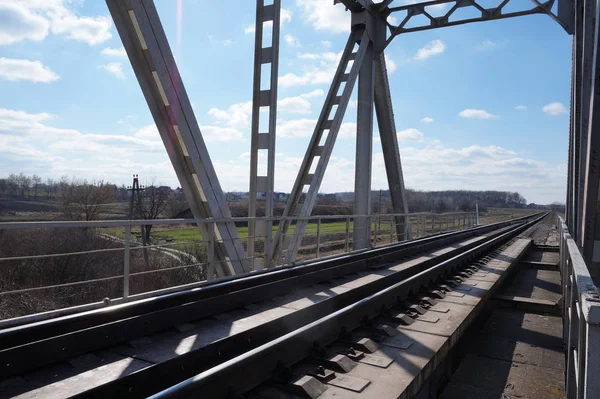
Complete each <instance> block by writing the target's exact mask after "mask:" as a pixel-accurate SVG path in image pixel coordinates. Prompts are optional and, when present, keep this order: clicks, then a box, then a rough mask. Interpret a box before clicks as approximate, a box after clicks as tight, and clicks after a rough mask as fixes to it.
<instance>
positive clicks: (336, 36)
mask: <svg viewBox="0 0 600 399" xmlns="http://www.w3.org/2000/svg"><path fill="white" fill-rule="evenodd" d="M489 2H490V3H493V2H494V1H489ZM513 2H515V1H513ZM155 3H156V5H157V8H158V11H159V14H160V16H161V20H162V23H163V25H164V27H165V30H166V32H167V36H168V37H169V40H170V43H171V47H172V49H173V52H174V54H175V56H176V58H177V61H178V65H179V68H180V71H181V74H182V77H183V81H184V84H185V86H186V88H187V91H188V95H189V97H190V99H191V101H192V104H193V107H194V110H195V112H196V117H197V119H198V121H199V123H200V126H201V130H202V133H203V135H204V137H205V140H206V142H207V146H208V148H209V151H210V155H211V159H212V161H213V163H214V164H215V168H216V170H217V173H218V175H219V179H220V182H221V185H222V187H223V189H224V190H227V191H230V190H240V191H242V190H244V191H245V190H247V189H248V169H249V161H250V160H249V154H248V152H249V149H250V140H249V137H250V99H251V96H252V73H253V46H254V35H253V33H252V26H253V24H254V12H255V2H254V1H252V0H233V1H229V2H214V1H208V0H156V1H155ZM332 3H333V1H331V0H283V1H282V5H283V9H284V12H283V15H282V20H283V25H282V32H281V34H282V38H281V39H282V40H281V51H280V71H279V81H280V87H279V100H280V104H279V114H278V131H277V134H278V139H277V157H276V176H275V181H276V183H275V184H276V190H278V191H289V190H290V189H291V187H292V184H293V181H294V178H295V175H296V173H297V171H298V168H299V165H300V162H301V160H302V157H303V155H304V152H305V150H306V146H307V144H308V141H309V139H310V136H311V134H312V130H313V127H314V124H315V122H316V119H317V117H318V115H319V112H320V108H321V106H322V104H323V101H324V98H325V95H326V92H327V90H328V87H329V82H330V79H331V76H332V73H333V71H334V68H335V63H336V59H337V57H338V55H339V53H340V51H341V50H342V49H343V46H344V44H345V42H346V40H347V35H348V30H349V13H347V12H345V10H344V7H343V6H341V5H337V6H333V5H332ZM403 3H406V1H402V0H396V1H395V4H403ZM496 3H499V1H496ZM516 3H519V4H520V3H524V4H527V5H528V3H529V2H525V1H524V0H523V1H517V2H516ZM178 15H180V16H181V17H180V18H178ZM386 54H387V57H388V69H389V71H390V85H391V89H392V100H393V103H394V111H395V117H396V125H397V130H398V138H399V142H400V153H401V156H402V162H403V166H404V178H405V181H406V184H407V186H408V187H410V188H414V189H421V190H437V189H496V190H510V191H519V192H520V193H521V194H523V195H524V196H525V197H526V198H527V200H528V201H530V202H536V203H550V202H553V201H561V202H564V198H565V185H566V164H567V143H568V126H569V116H568V111H567V108H568V106H569V90H570V70H571V37H570V36H569V35H567V34H566V33H565V32H564V31H563V29H562V28H561V27H560V26H559V25H558V24H557V23H556V22H554V21H553V20H551V19H550V18H549V17H548V16H545V15H535V16H528V17H520V18H515V19H507V20H502V21H493V22H485V23H476V24H469V25H462V26H457V27H450V28H444V29H436V30H430V31H422V32H415V33H409V34H406V35H401V36H399V37H396V38H395V39H394V41H393V42H392V43H391V44H390V46H389V47H388V48H387V50H386ZM355 108H356V105H355V103H354V102H351V104H350V106H349V108H348V111H347V113H346V119H345V121H344V124H343V126H342V129H341V132H340V136H339V138H338V141H337V143H336V147H335V150H334V153H333V156H332V158H331V161H330V164H329V167H328V169H327V173H326V176H325V179H324V181H323V184H322V186H321V191H322V192H334V191H352V190H353V180H354V166H353V164H354V146H355V143H354V135H355V124H354V123H355V118H356V112H355V111H356V109H355ZM375 128H376V125H375ZM373 148H374V149H373V152H374V154H373V156H374V165H373V188H374V189H379V188H384V189H385V188H387V182H386V179H385V170H384V167H383V159H382V156H381V145H380V143H379V141H378V140H377V139H376V140H375V142H374V147H373ZM18 172H24V173H28V174H33V173H36V174H38V175H40V176H42V177H43V178H59V177H60V176H63V175H66V176H69V177H71V176H77V177H82V178H87V179H90V180H91V179H102V180H105V181H111V182H114V183H117V184H129V183H130V181H131V175H132V174H133V173H137V174H139V175H140V176H141V177H142V180H147V181H150V180H152V179H154V180H156V181H157V182H160V183H163V184H168V185H171V186H173V187H176V186H178V182H177V178H176V176H175V173H174V171H173V167H172V166H171V164H170V161H169V159H168V157H167V155H166V151H165V150H164V147H163V145H162V142H161V141H160V138H159V136H158V134H157V132H156V128H155V127H154V125H153V121H152V117H151V115H150V112H149V111H148V108H147V106H146V103H145V100H144V98H143V96H142V93H141V90H140V88H139V85H138V83H137V80H136V78H135V76H134V74H133V71H132V69H131V65H130V63H129V60H128V59H127V57H126V56H125V54H124V52H123V50H122V44H121V41H120V39H119V36H118V34H117V32H116V29H115V28H114V25H113V24H112V20H111V18H110V15H109V12H108V9H107V7H106V4H105V2H104V1H101V0H62V1H61V0H0V176H5V175H7V174H9V173H18Z"/></svg>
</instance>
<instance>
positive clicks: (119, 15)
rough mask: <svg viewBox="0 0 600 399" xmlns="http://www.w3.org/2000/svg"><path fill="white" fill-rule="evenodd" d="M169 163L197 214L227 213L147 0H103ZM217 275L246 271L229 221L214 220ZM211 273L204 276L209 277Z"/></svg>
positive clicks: (221, 215)
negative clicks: (216, 221)
mask: <svg viewBox="0 0 600 399" xmlns="http://www.w3.org/2000/svg"><path fill="white" fill-rule="evenodd" d="M106 3H107V5H108V8H109V10H110V13H111V15H112V18H113V21H114V23H115V26H116V28H117V31H118V32H119V36H120V37H121V40H122V42H123V45H124V47H125V50H126V52H127V56H128V57H129V60H130V62H131V65H132V67H133V70H134V72H135V75H136V77H137V79H138V82H139V84H140V87H141V89H142V92H143V93H144V97H145V98H146V102H147V103H148V107H149V108H150V111H151V113H152V116H153V118H154V122H155V123H156V127H157V128H158V131H159V133H160V136H161V139H162V141H163V143H164V145H165V148H166V150H167V154H168V155H169V158H170V159H171V163H172V164H173V168H174V169H175V172H176V174H177V177H178V179H179V181H180V183H181V186H182V188H183V191H184V193H185V195H186V199H187V202H188V204H189V206H190V209H191V211H192V213H193V215H194V217H195V218H197V219H201V218H211V217H212V218H216V219H221V220H222V219H223V218H230V217H231V213H230V211H229V207H228V205H227V202H226V201H225V197H224V195H223V191H222V190H221V186H220V184H219V179H218V178H217V175H216V173H215V170H214V167H213V164H212V162H211V160H210V157H209V154H208V149H207V148H206V144H205V143H204V140H203V138H202V133H201V132H200V127H199V126H198V122H197V121H196V117H195V115H194V112H193V110H192V106H191V103H190V101H189V98H188V96H187V93H186V91H185V87H184V85H183V82H182V80H181V75H180V74H179V71H178V69H177V65H176V63H175V59H174V57H173V54H172V52H171V49H170V47H169V44H168V41H167V37H166V35H165V32H164V30H163V27H162V25H161V22H160V19H159V17H158V13H157V11H156V8H155V6H154V2H153V1H151V0H145V1H138V0H106ZM214 226H215V228H214V232H213V231H208V230H209V229H207V228H205V227H204V225H202V227H200V230H201V233H202V236H203V237H204V238H205V239H207V238H208V239H210V238H209V237H214V238H215V257H216V259H215V261H216V263H217V267H216V270H215V272H216V273H217V275H232V274H236V273H242V272H244V271H248V270H249V265H248V261H247V259H246V256H245V251H244V248H243V247H242V244H241V241H240V240H239V239H238V234H237V230H236V228H235V225H234V223H233V222H219V223H215V225H214ZM211 277H212V276H210V275H209V276H208V278H209V279H210V278H211Z"/></svg>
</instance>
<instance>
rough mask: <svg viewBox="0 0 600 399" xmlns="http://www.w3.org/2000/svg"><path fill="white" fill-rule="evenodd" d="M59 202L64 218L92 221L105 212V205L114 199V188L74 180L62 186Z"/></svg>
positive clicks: (102, 183) (102, 184)
mask: <svg viewBox="0 0 600 399" xmlns="http://www.w3.org/2000/svg"><path fill="white" fill-rule="evenodd" d="M61 183H62V189H61V193H60V200H61V205H62V209H63V213H64V214H65V216H66V217H67V218H69V219H71V220H85V221H89V220H94V219H97V218H98V217H99V216H100V214H101V213H103V212H106V210H107V204H108V203H109V202H111V201H112V200H113V199H114V197H115V186H114V185H111V184H106V183H104V182H99V183H96V182H92V183H88V182H87V181H86V180H76V179H73V181H72V182H71V183H70V184H64V183H65V182H64V181H62V180H61Z"/></svg>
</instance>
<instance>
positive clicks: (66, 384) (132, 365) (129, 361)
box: [0, 351, 151, 399]
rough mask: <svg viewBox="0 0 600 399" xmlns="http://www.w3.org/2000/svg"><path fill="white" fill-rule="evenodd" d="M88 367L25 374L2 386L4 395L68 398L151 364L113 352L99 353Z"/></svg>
mask: <svg viewBox="0 0 600 399" xmlns="http://www.w3.org/2000/svg"><path fill="white" fill-rule="evenodd" d="M95 357H96V360H95V361H92V362H91V363H87V364H86V365H85V367H72V366H71V367H69V366H65V364H64V363H63V364H61V365H58V366H54V367H52V368H48V369H45V370H41V371H38V372H33V373H28V374H25V375H23V376H22V377H21V379H20V381H19V383H17V384H12V386H4V387H0V397H5V398H19V399H33V398H36V399H40V398H44V399H54V398H65V397H69V396H72V395H75V394H77V393H79V392H82V391H85V390H88V389H91V388H94V387H96V386H99V385H102V384H104V383H106V382H109V381H113V380H115V379H117V378H119V377H122V376H126V375H129V374H131V373H133V372H135V371H138V370H141V369H143V368H145V367H148V366H150V365H151V364H150V363H147V362H144V361H142V360H139V359H134V358H131V357H124V356H121V355H118V354H115V353H112V352H108V351H106V352H102V353H97V354H95Z"/></svg>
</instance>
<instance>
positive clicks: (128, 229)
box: [123, 224, 131, 300]
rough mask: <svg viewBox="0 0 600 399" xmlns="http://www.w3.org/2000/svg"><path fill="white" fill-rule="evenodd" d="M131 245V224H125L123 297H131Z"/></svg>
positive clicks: (125, 298)
mask: <svg viewBox="0 0 600 399" xmlns="http://www.w3.org/2000/svg"><path fill="white" fill-rule="evenodd" d="M130 246H131V225H129V224H128V225H127V226H125V249H124V253H123V299H124V300H127V298H128V297H129V258H130V253H129V252H130V251H129V249H130Z"/></svg>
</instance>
